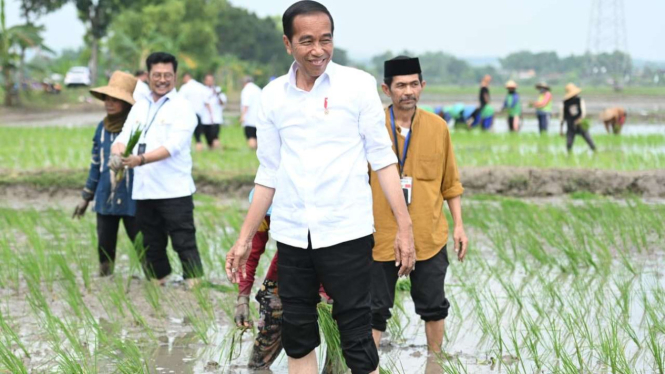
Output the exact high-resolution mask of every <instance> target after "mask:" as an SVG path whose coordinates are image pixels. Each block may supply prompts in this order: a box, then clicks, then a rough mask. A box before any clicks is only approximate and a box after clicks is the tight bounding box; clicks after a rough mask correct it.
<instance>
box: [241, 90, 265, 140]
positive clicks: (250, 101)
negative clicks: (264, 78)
mask: <svg viewBox="0 0 665 374" xmlns="http://www.w3.org/2000/svg"><path fill="white" fill-rule="evenodd" d="M260 105H261V88H260V87H259V86H257V85H256V84H254V79H252V77H245V79H244V85H243V88H242V91H241V92H240V124H241V125H242V127H243V128H244V129H245V138H247V145H248V146H249V148H251V149H254V150H255V149H256V123H257V121H258V113H259V106H260Z"/></svg>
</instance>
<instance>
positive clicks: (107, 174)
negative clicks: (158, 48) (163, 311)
mask: <svg viewBox="0 0 665 374" xmlns="http://www.w3.org/2000/svg"><path fill="white" fill-rule="evenodd" d="M135 87H136V78H134V77H133V76H132V75H131V74H127V73H123V72H121V71H116V72H114V73H113V75H112V76H111V80H110V81H109V84H108V86H104V87H98V88H94V89H92V90H90V93H91V94H92V96H94V97H96V98H97V99H99V100H102V101H104V107H105V108H106V117H104V119H103V120H102V121H101V122H100V123H99V125H98V126H97V131H96V132H95V136H94V137H93V139H92V162H91V163H90V172H89V173H88V180H87V182H86V184H85V188H83V192H82V193H81V195H82V197H83V200H82V201H81V202H80V203H79V205H78V206H77V207H76V209H75V210H74V217H77V218H80V217H82V216H83V214H84V213H85V211H86V209H87V208H88V204H89V203H90V201H92V200H93V199H94V200H95V207H94V210H95V212H96V213H97V240H98V245H97V250H98V252H99V274H100V276H108V275H111V274H113V264H114V261H115V250H116V243H117V239H118V227H119V226H120V221H122V223H123V225H124V226H125V231H126V232H127V235H128V236H129V238H130V239H131V241H132V242H134V239H135V238H136V235H137V233H138V226H137V225H136V222H135V220H134V215H135V213H136V202H135V201H134V200H132V198H131V196H132V182H133V176H134V174H133V170H131V169H130V170H127V173H125V178H124V179H123V180H122V181H121V182H120V183H119V184H118V185H116V183H115V173H113V172H112V171H111V169H110V168H109V165H108V164H109V158H110V156H111V145H112V144H113V141H114V140H115V138H116V137H117V136H118V135H119V134H120V131H121V130H122V127H123V125H124V124H125V120H126V119H127V115H128V114H129V110H130V109H131V108H132V105H134V98H133V97H132V93H133V92H134V88H135Z"/></svg>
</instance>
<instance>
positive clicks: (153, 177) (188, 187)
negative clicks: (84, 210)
mask: <svg viewBox="0 0 665 374" xmlns="http://www.w3.org/2000/svg"><path fill="white" fill-rule="evenodd" d="M153 118H154V120H153ZM196 123H197V121H196V115H195V114H194V112H193V111H192V109H191V107H190V106H189V103H188V102H187V100H185V99H184V98H183V97H182V96H180V95H179V94H178V93H177V92H176V90H175V89H173V90H172V91H171V92H169V93H168V94H167V95H165V96H163V97H161V98H160V99H159V100H158V101H157V102H155V101H154V100H153V99H152V97H150V98H148V99H147V100H141V101H139V102H137V103H136V104H134V106H133V107H132V110H131V111H130V112H129V116H128V117H127V121H126V122H125V125H124V126H123V128H122V132H121V133H120V135H119V136H118V137H117V138H116V140H115V142H114V144H115V143H121V144H125V145H127V143H128V142H129V138H130V136H131V134H132V132H134V131H136V129H138V128H140V129H141V130H142V131H143V133H142V134H141V138H140V140H139V142H138V144H137V146H136V147H134V149H133V152H132V153H133V154H137V153H138V149H139V145H140V144H145V147H146V149H145V153H148V152H150V151H153V150H155V149H157V148H159V147H162V146H163V147H164V148H166V150H167V151H169V154H170V156H169V157H168V158H166V159H164V160H161V161H157V162H152V163H149V164H146V165H143V166H138V167H136V168H135V169H134V189H133V191H132V199H134V200H154V199H173V198H176V197H184V196H190V195H191V194H193V193H194V192H195V191H196V188H195V187H194V180H193V179H192V155H191V139H192V134H193V133H194V129H195V128H196Z"/></svg>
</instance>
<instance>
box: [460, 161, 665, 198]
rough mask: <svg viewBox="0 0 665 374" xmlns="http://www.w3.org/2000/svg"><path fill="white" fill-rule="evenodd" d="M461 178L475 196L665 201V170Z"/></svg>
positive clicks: (508, 172)
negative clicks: (589, 195) (572, 196)
mask: <svg viewBox="0 0 665 374" xmlns="http://www.w3.org/2000/svg"><path fill="white" fill-rule="evenodd" d="M460 178H461V179H462V184H463V185H464V188H465V190H466V192H467V193H472V194H473V193H482V194H498V195H507V196H516V197H529V196H533V197H538V196H558V195H564V194H570V193H573V192H591V193H594V194H599V195H607V196H619V195H626V194H634V195H638V196H642V197H650V198H656V197H661V198H662V197H665V170H647V171H614V170H591V169H536V168H515V167H474V168H469V167H467V168H462V169H461V170H460Z"/></svg>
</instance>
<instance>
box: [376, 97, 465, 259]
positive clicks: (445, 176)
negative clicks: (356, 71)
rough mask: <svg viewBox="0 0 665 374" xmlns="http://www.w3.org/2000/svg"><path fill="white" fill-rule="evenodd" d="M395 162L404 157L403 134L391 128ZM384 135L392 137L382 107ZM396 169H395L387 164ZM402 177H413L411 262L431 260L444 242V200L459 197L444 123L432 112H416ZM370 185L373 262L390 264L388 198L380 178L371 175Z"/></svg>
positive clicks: (392, 232) (392, 227) (392, 230)
mask: <svg viewBox="0 0 665 374" xmlns="http://www.w3.org/2000/svg"><path fill="white" fill-rule="evenodd" d="M396 129H397V132H398V135H397V138H398V139H397V142H398V146H399V153H400V158H401V157H403V155H402V152H403V150H404V141H405V140H406V138H405V136H404V135H402V134H401V129H400V127H399V126H397V125H396ZM386 131H388V133H389V135H390V138H391V140H392V141H393V151H394V147H395V146H394V144H395V143H394V142H395V141H394V139H393V133H392V128H391V125H390V108H387V109H386ZM390 167H396V168H398V167H399V166H398V165H394V166H390ZM403 176H409V177H412V178H413V188H412V198H411V205H409V214H410V216H411V221H412V222H413V235H414V239H415V245H416V260H418V261H424V260H427V259H430V258H432V257H434V255H436V254H437V253H439V251H440V250H441V248H443V246H444V245H446V243H447V242H448V222H447V220H446V216H445V214H444V213H443V202H444V200H448V199H452V198H454V197H457V196H460V195H461V194H462V192H464V188H462V183H461V182H460V179H459V171H458V170H457V163H456V162H455V153H454V152H453V144H452V141H451V139H450V132H449V131H448V125H447V124H446V122H445V121H444V120H443V119H441V117H439V116H437V115H436V114H433V113H429V112H426V111H424V110H421V109H416V114H415V116H414V118H413V121H412V123H411V141H410V143H409V149H408V152H407V157H406V162H405V165H404V172H403ZM370 184H371V186H372V197H373V200H374V225H375V229H376V233H375V234H374V240H375V242H376V244H375V246H374V260H375V261H395V249H394V243H395V236H396V235H397V222H396V221H395V217H394V216H393V213H392V210H391V209H390V205H389V204H388V200H387V199H386V197H385V195H384V194H383V190H382V189H381V186H380V185H379V179H378V177H377V175H376V173H375V172H374V171H371V175H370Z"/></svg>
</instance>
